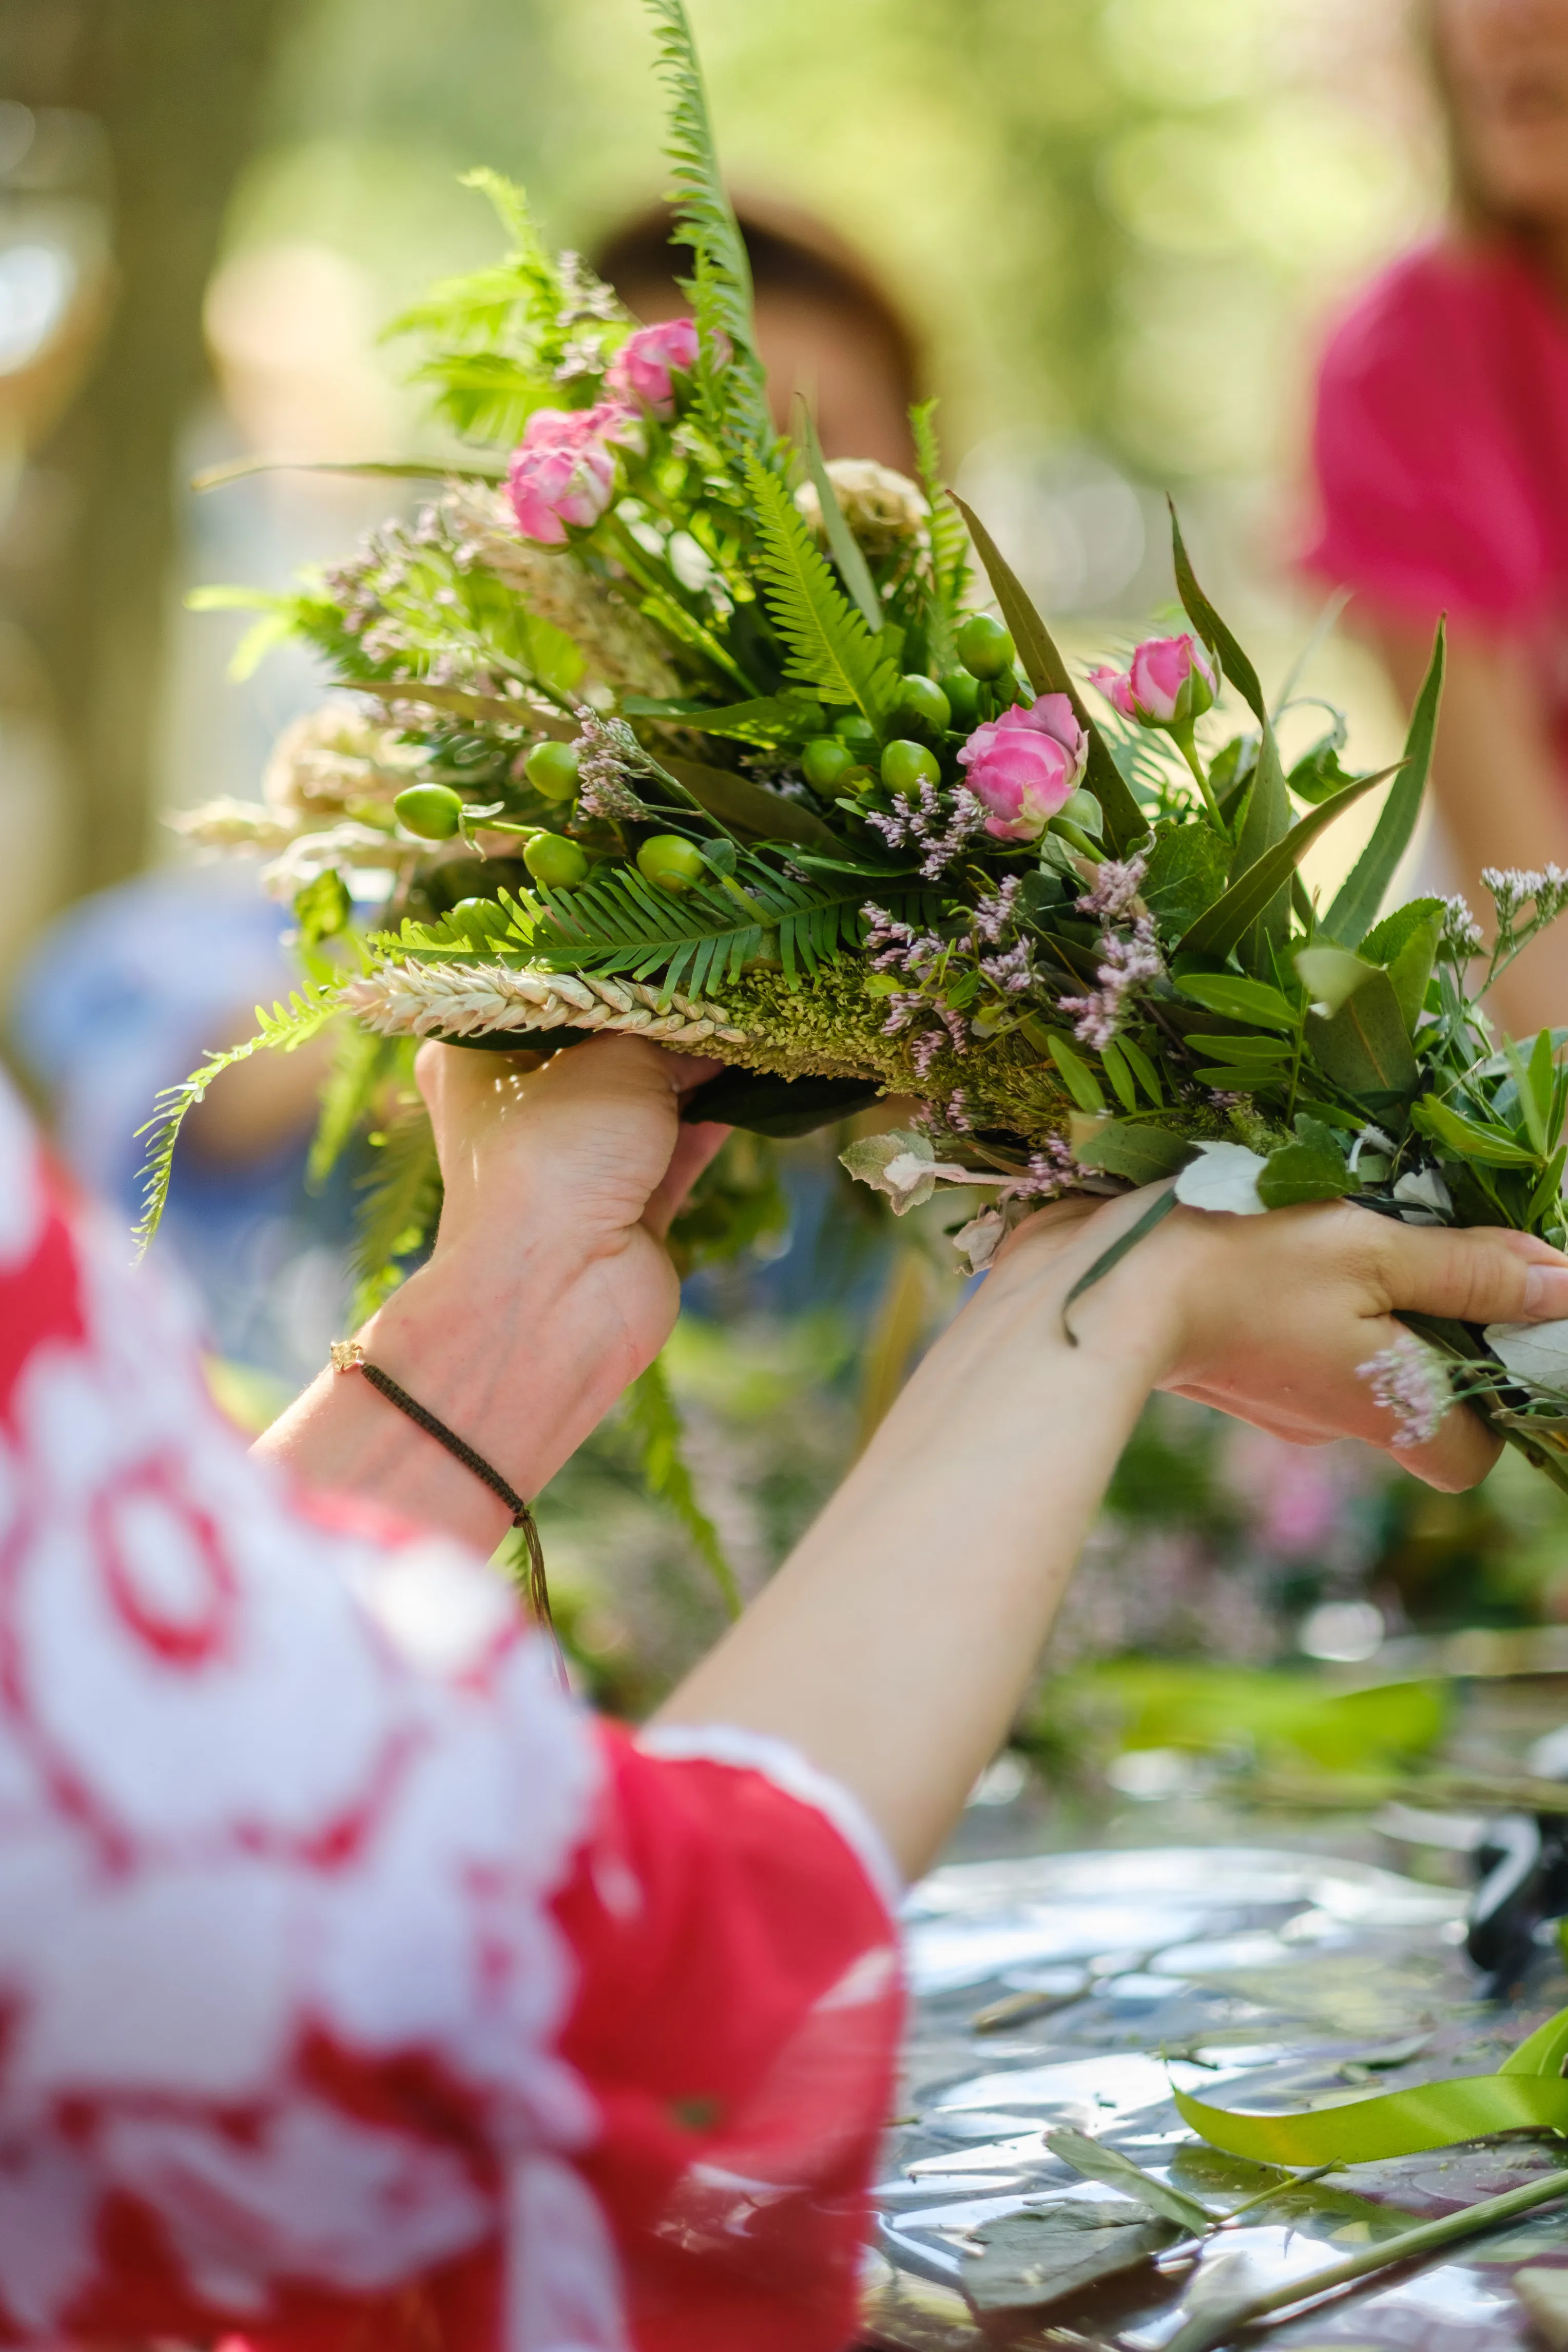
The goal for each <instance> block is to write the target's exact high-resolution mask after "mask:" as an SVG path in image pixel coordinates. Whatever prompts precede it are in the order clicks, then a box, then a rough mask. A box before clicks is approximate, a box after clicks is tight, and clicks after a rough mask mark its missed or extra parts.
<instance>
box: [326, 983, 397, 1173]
mask: <svg viewBox="0 0 1568 2352" xmlns="http://www.w3.org/2000/svg"><path fill="white" fill-rule="evenodd" d="M412 1045H413V1040H412V1039H410V1038H407V1037H378V1036H377V1035H376V1033H375V1031H374V1030H373V1029H361V1026H360V1024H359V1023H358V1022H357V1021H346V1022H345V1023H344V1024H343V1026H342V1028H341V1029H340V1031H339V1033H338V1037H337V1040H336V1050H335V1052H334V1054H333V1056H332V1067H331V1071H330V1073H329V1076H328V1079H327V1083H326V1086H325V1087H323V1088H322V1090H321V1116H320V1118H319V1120H318V1121H317V1124H316V1133H315V1135H314V1136H313V1138H312V1139H311V1143H310V1156H309V1158H308V1160H307V1161H306V1163H305V1181H306V1183H307V1184H308V1186H309V1187H310V1189H311V1191H312V1192H316V1191H319V1189H320V1187H321V1186H322V1185H323V1184H324V1183H325V1182H326V1181H327V1179H328V1177H329V1175H330V1174H331V1173H332V1171H333V1169H334V1168H335V1167H336V1166H337V1164H338V1162H339V1160H340V1159H341V1158H342V1156H343V1154H344V1152H345V1151H346V1150H347V1149H348V1146H349V1142H350V1138H351V1137H352V1136H353V1134H354V1131H355V1129H357V1128H359V1127H361V1125H362V1124H363V1123H364V1121H365V1119H366V1118H368V1116H369V1114H370V1109H371V1103H372V1101H373V1099H374V1097H375V1095H376V1093H377V1091H378V1090H379V1088H380V1087H382V1086H383V1085H384V1084H385V1083H386V1081H387V1080H388V1079H389V1078H391V1077H392V1076H394V1075H398V1076H402V1077H404V1078H405V1079H406V1080H407V1081H408V1082H409V1083H410V1084H412V1083H413V1052H412Z"/></svg>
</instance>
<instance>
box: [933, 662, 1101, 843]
mask: <svg viewBox="0 0 1568 2352" xmlns="http://www.w3.org/2000/svg"><path fill="white" fill-rule="evenodd" d="M1088 756H1089V739H1088V737H1087V736H1086V735H1085V734H1084V732H1083V730H1082V727H1080V725H1079V724H1078V721H1077V719H1075V718H1074V716H1073V712H1072V705H1071V702H1069V700H1068V698H1067V697H1066V695H1064V694H1042V695H1041V696H1040V698H1039V700H1038V701H1036V702H1034V703H1032V704H1031V705H1030V708H1029V709H1027V710H1026V709H1025V708H1024V706H1023V704H1022V703H1021V702H1015V703H1014V704H1013V707H1012V709H1010V710H1004V711H1003V712H1002V715H1001V717H1000V718H999V719H987V720H986V721H985V722H984V724H983V725H981V726H979V727H977V728H976V730H975V731H974V733H973V734H972V735H971V736H970V738H969V740H968V741H967V743H966V744H965V745H964V748H963V750H962V751H960V752H959V754H958V760H959V763H960V765H961V766H963V767H965V768H967V770H968V779H967V781H968V786H969V790H970V791H971V792H972V793H974V795H975V798H976V799H977V801H978V802H979V803H980V805H981V807H982V808H983V809H985V810H987V811H988V815H987V818H986V831H987V832H988V833H989V834H993V835H995V836H996V838H997V839H998V841H1038V840H1039V838H1040V835H1041V834H1042V833H1043V832H1044V831H1045V828H1046V824H1047V823H1048V822H1049V820H1050V819H1051V817H1053V816H1055V815H1057V814H1059V813H1060V812H1061V810H1062V809H1063V808H1065V806H1066V805H1067V803H1068V802H1069V801H1070V800H1071V798H1072V795H1073V793H1075V792H1076V791H1077V790H1078V786H1079V783H1080V782H1081V781H1082V775H1083V764H1084V761H1086V760H1087V758H1088Z"/></svg>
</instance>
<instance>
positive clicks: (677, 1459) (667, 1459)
mask: <svg viewBox="0 0 1568 2352" xmlns="http://www.w3.org/2000/svg"><path fill="white" fill-rule="evenodd" d="M622 1412H623V1414H624V1416H625V1420H626V1423H627V1426H628V1427H629V1428H630V1430H631V1431H632V1435H633V1436H634V1437H635V1439H636V1441H637V1445H638V1450H639V1454H640V1455H641V1461H642V1470H643V1478H644V1479H645V1480H646V1482H647V1486H648V1492H649V1493H650V1494H651V1495H654V1496H657V1497H658V1499H659V1500H660V1502H662V1503H663V1504H664V1506H665V1507H666V1508H667V1509H668V1510H669V1511H671V1512H672V1513H673V1514H674V1517H675V1518H676V1519H678V1520H679V1522H680V1524H681V1526H682V1527H683V1528H685V1531H686V1534H687V1536H688V1537H689V1538H690V1539H691V1542H692V1545H693V1547H694V1549H695V1551H696V1552H697V1553H698V1555H699V1556H700V1558H701V1559H703V1560H704V1561H705V1562H706V1565H707V1568H708V1569H709V1570H710V1572H711V1574H712V1576H713V1580H714V1582H715V1583H716V1585H717V1587H718V1590H719V1595H720V1598H721V1599H722V1601H723V1602H724V1605H725V1608H726V1610H727V1612H728V1614H729V1615H730V1616H731V1617H738V1616H739V1614H740V1587H739V1585H738V1584H737V1581H736V1576H735V1570H734V1569H733V1568H731V1566H730V1564H729V1561H728V1559H727V1558H726V1556H725V1549H724V1545H723V1542H722V1540H721V1539H720V1537H719V1532H718V1529H717V1528H716V1527H715V1525H714V1523H713V1521H712V1519H711V1518H710V1517H708V1514H707V1513H706V1511H705V1510H704V1508H703V1507H702V1504H701V1502H700V1501H699V1500H698V1497H697V1490H696V1483H695V1480H694V1478H693V1476H692V1474H691V1469H690V1466H689V1465H688V1464H687V1462H686V1458H685V1452H684V1450H683V1447H682V1443H681V1441H682V1438H683V1437H684V1435H685V1431H684V1429H683V1426H682V1423H681V1415H680V1409H679V1407H678V1406H677V1405H676V1403H675V1401H674V1397H673V1396H672V1395H671V1393H670V1384H669V1381H668V1379H667V1378H666V1376H665V1372H664V1359H663V1358H662V1357H658V1356H656V1357H655V1358H654V1359H653V1362H652V1363H651V1364H650V1365H649V1366H648V1369H647V1370H646V1371H645V1372H640V1373H639V1374H638V1376H637V1378H636V1379H635V1380H634V1381H632V1386H631V1387H630V1388H629V1389H628V1390H627V1391H626V1395H625V1399H624V1401H623V1402H622Z"/></svg>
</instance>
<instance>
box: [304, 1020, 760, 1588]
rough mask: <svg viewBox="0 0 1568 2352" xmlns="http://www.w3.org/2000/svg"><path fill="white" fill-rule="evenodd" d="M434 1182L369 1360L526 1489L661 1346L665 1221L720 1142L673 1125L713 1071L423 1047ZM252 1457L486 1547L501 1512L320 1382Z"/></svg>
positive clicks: (619, 1041)
mask: <svg viewBox="0 0 1568 2352" xmlns="http://www.w3.org/2000/svg"><path fill="white" fill-rule="evenodd" d="M715 1067H716V1065H715V1064H713V1063H711V1062H704V1061H698V1060H695V1059H694V1058H692V1057H691V1056H689V1055H676V1054H669V1053H665V1052H664V1051H663V1050H662V1049H661V1048H660V1047H658V1046H656V1045H650V1044H648V1043H647V1042H646V1041H645V1040H643V1039H641V1038H636V1037H604V1038H595V1039H593V1040H591V1042H590V1043H589V1044H587V1045H576V1046H573V1047H571V1048H570V1050H568V1051H566V1052H563V1053H560V1054H558V1055H554V1056H553V1057H552V1058H551V1059H550V1060H549V1061H548V1062H547V1063H545V1064H544V1065H543V1066H542V1067H541V1066H539V1065H538V1061H537V1058H536V1057H535V1056H532V1055H499V1054H489V1053H476V1052H473V1051H471V1050H465V1049H464V1048H462V1047H460V1046H452V1045H427V1046H425V1047H424V1048H423V1050H422V1051H421V1054H420V1056H419V1060H418V1064H417V1076H418V1080H419V1085H420V1088H421V1091H422V1093H423V1095H424V1097H425V1100H426V1103H427V1104H428V1106H429V1108H430V1115H431V1123H432V1126H433V1128H434V1133H435V1143H436V1150H437V1153H438V1155H439V1157H440V1160H441V1170H442V1178H443V1181H444V1187H445V1198H444V1206H443V1210H442V1216H441V1225H440V1230H439V1233H438V1234H437V1236H436V1242H435V1246H434V1250H433V1251H432V1253H431V1256H430V1259H429V1261H428V1263H427V1264H426V1265H423V1266H422V1267H421V1268H420V1269H419V1271H418V1272H417V1273H416V1274H413V1275H412V1276H410V1277H409V1279H408V1281H407V1282H406V1283H404V1284H403V1286H402V1288H401V1289H400V1290H397V1291H395V1292H394V1293H393V1294H392V1297H391V1298H390V1299H389V1300H388V1301H387V1303H386V1305H385V1306H384V1307H382V1309H381V1310H380V1312H379V1313H378V1314H376V1315H374V1316H373V1317H372V1318H371V1321H370V1322H369V1323H368V1324H367V1325H366V1326H365V1328H364V1329H363V1331H362V1332H361V1334H360V1338H361V1342H362V1344H363V1347H364V1349H365V1353H366V1356H367V1357H368V1358H369V1360H371V1362H372V1363H375V1364H378V1365H380V1366H381V1368H382V1370H384V1371H386V1372H388V1373H390V1374H391V1375H392V1378H393V1379H394V1380H395V1381H398V1382H399V1383H400V1384H401V1385H402V1387H403V1388H404V1389H406V1390H407V1391H408V1392H409V1393H410V1395H411V1396H413V1397H416V1398H417V1399H418V1400H419V1402H420V1403H421V1404H423V1405H425V1406H427V1407H428V1409H429V1410H430V1411H431V1412H434V1414H435V1415H436V1416H437V1418H438V1419H439V1420H441V1421H444V1423H446V1425H447V1427H448V1428H449V1429H452V1430H454V1431H455V1433H457V1434H458V1435H459V1436H460V1437H463V1438H465V1439H466V1441H467V1442H468V1444H470V1445H472V1446H474V1447H475V1448H476V1451H477V1452H478V1453H479V1454H482V1455H483V1456H484V1457H485V1459H486V1461H488V1462H489V1463H491V1464H492V1465H494V1467H495V1468H496V1469H497V1470H499V1471H500V1472H501V1474H502V1475H503V1476H504V1477H506V1478H507V1480H508V1481H509V1483H510V1484H511V1485H512V1486H515V1487H516V1488H517V1490H518V1492H519V1493H521V1494H523V1495H526V1496H533V1495H536V1494H537V1493H538V1490H539V1488H540V1487H541V1486H544V1485H545V1484H546V1483H547V1482H548V1480H549V1478H551V1477H552V1476H553V1475H554V1474H555V1472H556V1471H557V1470H558V1469H559V1467H560V1465H561V1464H562V1462H564V1461H565V1460H566V1458H567V1456H568V1455H569V1454H570V1453H571V1452H572V1451H573V1450H574V1449H575V1448H576V1447H577V1446H578V1445H580V1444H581V1443H582V1441H583V1439H584V1438H585V1437H586V1436H587V1435H588V1433H589V1432H590V1431H591V1429H593V1428H594V1427H595V1426H596V1424H597V1423H599V1422H600V1421H601V1419H602V1418H603V1416H604V1414H605V1413H606V1412H608V1410H609V1408H610V1406H611V1405H612V1403H613V1402H614V1401H615V1399H616V1398H617V1396H619V1395H620V1393H621V1391H622V1389H623V1388H625V1387H626V1385H627V1384H628V1382H629V1381H632V1380H634V1379H635V1378H636V1376H637V1374H638V1373H639V1372H641V1371H643V1370H644V1369H645V1368H646V1367H647V1365H649V1364H650V1363H652V1361H653V1358H654V1357H655V1356H656V1355H657V1354H658V1352H659V1349H661V1348H662V1347H663V1346H664V1341H665V1339H667V1338H668V1337H669V1333H670V1329H671V1327H672V1326H673V1324H674V1319H675V1315H676V1311H677V1308H678V1307H679V1303H680V1285H679V1282H678V1281H677V1279H676V1276H675V1270H674V1266H673V1265H671V1263H670V1259H669V1255H668V1253H667V1252H666V1250H665V1248H664V1234H665V1233H666V1232H667V1231H668V1228H669V1223H670V1220H671V1218H672V1217H673V1216H674V1213H675V1211H676V1210H677V1209H678V1208H679V1206H680V1204H681V1202H682V1201H683V1200H684V1199H685V1194H686V1192H688V1190H689V1189H690V1187H691V1185H692V1183H693V1181H695V1178H696V1177H697V1176H698V1175H699V1174H700V1173H701V1171H702V1170H703V1168H704V1167H705V1166H706V1163H707V1161H708V1160H711V1159H712V1157H713V1155H714V1153H715V1152H716V1150H717V1149H718V1147H719V1145H720V1143H721V1142H722V1141H723V1140H724V1137H725V1134H726V1132H727V1130H726V1129H723V1128H720V1127H713V1126H692V1127H683V1126H682V1125H681V1124H680V1104H681V1097H682V1095H683V1094H685V1093H687V1092H689V1091H690V1089H691V1087H694V1086H696V1085H699V1084H700V1083H701V1081H702V1080H703V1079H704V1078H705V1077H707V1076H710V1075H711V1074H712V1072H713V1070H714V1068H715ZM258 1451H261V1452H263V1453H267V1454H276V1455H277V1456H279V1457H280V1458H281V1459H283V1460H284V1461H286V1462H287V1464H288V1465H289V1466H290V1467H291V1468H293V1469H294V1470H295V1471H296V1472H298V1475H300V1476H301V1477H303V1478H304V1479H306V1480H307V1481H308V1483H310V1484H312V1485H315V1486H329V1487H333V1488H336V1489H338V1490H340V1491H347V1492H354V1493H359V1494H363V1495H367V1496H371V1497H373V1498H374V1499H375V1500H376V1501H378V1502H381V1503H382V1504H384V1505H386V1506H388V1507H391V1508H392V1509H394V1510H397V1511H399V1512H400V1513H402V1515H403V1516H405V1517H411V1518H420V1519H424V1520H426V1521H428V1522H429V1523H430V1524H432V1525H433V1526H439V1527H443V1528H447V1529H449V1530H450V1531H451V1532H453V1533H454V1534H457V1535H461V1536H463V1537H464V1538H466V1539H467V1540H468V1541H470V1542H472V1543H475V1544H477V1545H479V1546H481V1547H482V1548H483V1549H486V1550H489V1549H493V1548H494V1546H495V1545H496V1543H497V1542H498V1541H499V1539H500V1537H501V1535H502V1534H503V1532H504V1531H505V1528H506V1525H507V1514H506V1511H505V1508H504V1507H503V1506H502V1505H501V1504H500V1503H499V1502H498V1501H497V1499H496V1497H495V1496H492V1495H491V1494H490V1493H489V1491H488V1489H487V1488H486V1486H484V1485H483V1484H482V1483H481V1482H480V1481H479V1480H478V1479H477V1478H476V1477H475V1476H474V1475H473V1474H472V1472H471V1471H468V1470H465V1469H464V1468H463V1466H462V1465H461V1464H459V1463H456V1462H455V1461H454V1460H453V1459H452V1457H451V1456H450V1454H446V1453H445V1452H444V1449H443V1448H442V1447H441V1446H440V1445H439V1444H437V1443H436V1442H435V1440H434V1438H431V1437H429V1436H426V1435H425V1434H424V1433H423V1432H421V1431H420V1430H419V1429H417V1428H416V1427H415V1426H414V1424H413V1423H411V1422H410V1421H408V1420H407V1419H406V1417H405V1416H404V1415H403V1414H402V1413H401V1412H399V1411H398V1410H397V1408H396V1407H395V1406H393V1405H392V1404H389V1403H388V1402H387V1401H386V1400H385V1398H383V1397H381V1396H379V1395H378V1394H377V1393H376V1391H374V1390H373V1389H372V1388H371V1387H370V1385H369V1383H368V1382H366V1381H361V1380H358V1379H356V1378H355V1377H354V1376H353V1375H352V1374H348V1373H344V1374H333V1373H331V1372H323V1373H322V1374H321V1375H320V1377H319V1379H318V1380H317V1381H314V1382H313V1383H312V1385H311V1386H310V1387H309V1388H308V1389H307V1390H306V1391H305V1393H304V1395H303V1396H302V1397H300V1398H299V1399H298V1401H297V1402H295V1403H294V1404H293V1405H292V1406H291V1407H290V1408H289V1410H288V1412H286V1413H285V1414H284V1415H283V1417H282V1418H281V1420H279V1421H277V1423H274V1425H273V1427H272V1428H271V1429H270V1430H268V1431H267V1434H266V1436H265V1437H264V1438H262V1439H261V1441H260V1444H259V1447H258Z"/></svg>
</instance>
